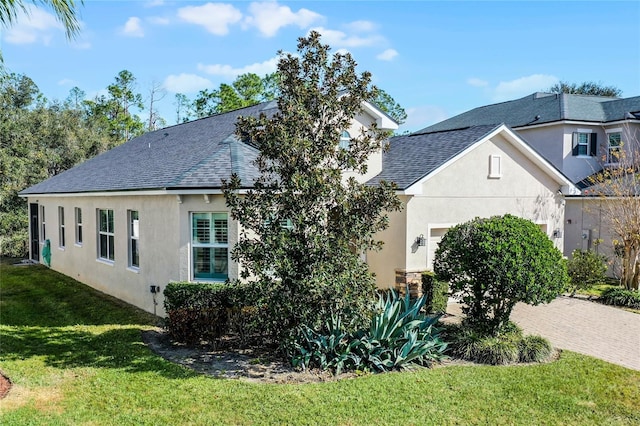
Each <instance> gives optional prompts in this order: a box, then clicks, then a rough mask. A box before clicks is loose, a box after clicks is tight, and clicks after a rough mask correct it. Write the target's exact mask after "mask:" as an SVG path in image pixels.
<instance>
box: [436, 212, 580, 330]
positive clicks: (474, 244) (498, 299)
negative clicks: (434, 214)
mask: <svg viewBox="0 0 640 426" xmlns="http://www.w3.org/2000/svg"><path fill="white" fill-rule="evenodd" d="M434 270H435V272H436V275H437V276H438V278H439V279H442V280H445V281H448V282H449V285H450V288H451V290H452V291H453V292H459V293H460V295H461V296H460V297H461V299H462V302H463V303H464V307H463V313H464V314H465V315H466V318H465V319H464V323H465V324H466V325H468V326H469V327H472V328H474V329H475V330H476V331H477V332H479V333H480V334H489V335H494V336H495V335H497V334H499V333H500V331H501V329H502V328H503V327H504V326H505V325H506V324H507V323H508V321H509V317H510V315H511V311H512V310H513V307H514V306H515V304H516V303H517V302H524V303H528V304H531V305H537V304H539V303H543V302H550V301H551V300H553V299H554V298H555V297H556V296H558V295H559V294H560V293H561V292H562V291H563V290H564V289H565V285H566V283H567V280H568V276H567V269H566V265H565V263H564V262H563V260H562V253H560V251H559V250H558V249H557V248H555V247H554V246H553V242H552V241H551V240H550V239H549V238H548V237H547V236H546V235H545V233H544V232H542V230H541V229H540V228H539V227H538V226H537V225H535V224H534V223H533V222H531V221H529V220H526V219H521V218H518V217H515V216H512V215H508V214H507V215H505V216H494V217H492V218H488V219H480V218H476V219H474V220H472V221H470V222H467V223H463V224H461V225H457V226H455V227H453V228H451V229H449V231H447V233H446V234H445V235H444V237H443V239H442V241H441V242H440V245H439V247H438V249H437V250H436V255H435V260H434Z"/></svg>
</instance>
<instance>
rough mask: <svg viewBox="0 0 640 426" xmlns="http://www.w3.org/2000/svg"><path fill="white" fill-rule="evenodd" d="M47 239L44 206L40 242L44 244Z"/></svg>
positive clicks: (41, 214)
mask: <svg viewBox="0 0 640 426" xmlns="http://www.w3.org/2000/svg"><path fill="white" fill-rule="evenodd" d="M46 239H47V225H46V224H45V218H44V206H40V241H42V242H43V243H44V241H45V240H46Z"/></svg>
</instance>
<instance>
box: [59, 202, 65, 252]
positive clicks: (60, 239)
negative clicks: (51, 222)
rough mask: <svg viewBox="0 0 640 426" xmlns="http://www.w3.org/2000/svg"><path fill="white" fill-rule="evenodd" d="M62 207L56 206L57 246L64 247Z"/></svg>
mask: <svg viewBox="0 0 640 426" xmlns="http://www.w3.org/2000/svg"><path fill="white" fill-rule="evenodd" d="M64 245H65V239H64V207H62V206H58V246H59V247H60V248H64Z"/></svg>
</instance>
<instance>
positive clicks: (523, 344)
mask: <svg viewBox="0 0 640 426" xmlns="http://www.w3.org/2000/svg"><path fill="white" fill-rule="evenodd" d="M518 349H519V351H520V357H519V358H520V362H543V361H545V360H547V359H549V357H550V356H551V352H552V351H553V348H552V347H551V343H549V341H548V340H547V339H545V338H544V337H541V336H525V337H523V338H522V340H521V341H520V343H519V344H518Z"/></svg>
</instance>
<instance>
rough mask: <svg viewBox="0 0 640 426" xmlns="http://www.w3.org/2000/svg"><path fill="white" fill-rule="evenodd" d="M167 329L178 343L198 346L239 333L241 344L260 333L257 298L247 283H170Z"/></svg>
mask: <svg viewBox="0 0 640 426" xmlns="http://www.w3.org/2000/svg"><path fill="white" fill-rule="evenodd" d="M164 297H165V299H164V307H165V311H166V313H167V321H166V328H167V331H168V332H169V335H170V336H171V338H172V339H173V340H175V341H178V342H182V343H187V344H195V343H198V342H200V341H201V340H204V341H209V342H212V341H215V340H216V339H219V338H220V337H221V336H223V335H225V334H228V333H230V332H231V333H237V334H238V336H239V337H240V339H241V341H245V340H246V337H247V336H248V335H250V334H253V333H255V332H256V330H257V324H258V318H257V317H258V315H257V311H258V310H257V308H256V307H255V306H252V303H253V302H254V299H255V295H254V293H253V292H252V287H251V286H250V285H246V284H229V283H224V284H223V283H214V284H201V283H198V284H195V283H187V282H173V283H169V284H168V285H167V286H166V288H165V290H164Z"/></svg>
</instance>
